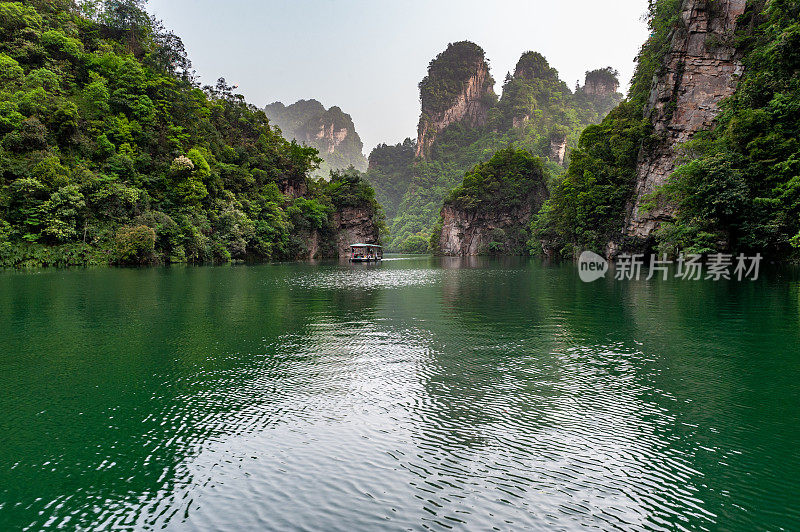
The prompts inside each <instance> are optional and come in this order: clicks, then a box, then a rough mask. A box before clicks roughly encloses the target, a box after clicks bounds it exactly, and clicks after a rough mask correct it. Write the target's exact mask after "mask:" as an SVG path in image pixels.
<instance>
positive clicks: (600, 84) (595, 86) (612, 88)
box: [583, 76, 619, 96]
mask: <svg viewBox="0 0 800 532" xmlns="http://www.w3.org/2000/svg"><path fill="white" fill-rule="evenodd" d="M617 90H619V83H614V82H610V81H597V80H593V79H590V78H589V77H588V76H587V79H586V83H585V85H584V86H583V92H584V93H586V94H587V95H589V96H610V95H612V94H614V93H615V92H617Z"/></svg>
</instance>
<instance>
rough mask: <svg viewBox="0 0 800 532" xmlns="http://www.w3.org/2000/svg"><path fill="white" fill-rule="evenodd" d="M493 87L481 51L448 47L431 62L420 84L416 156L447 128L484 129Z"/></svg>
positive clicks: (473, 47) (457, 45)
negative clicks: (453, 126)
mask: <svg viewBox="0 0 800 532" xmlns="http://www.w3.org/2000/svg"><path fill="white" fill-rule="evenodd" d="M493 85H494V80H493V79H492V77H491V74H490V73H489V65H488V64H487V63H486V60H485V59H484V53H483V50H482V49H481V48H480V47H479V46H477V45H475V44H473V43H467V42H462V43H455V44H451V45H450V46H449V47H448V48H447V50H445V51H444V52H443V53H441V54H440V55H439V56H438V57H437V58H436V59H434V60H433V61H432V62H431V65H430V68H429V69H428V76H427V77H426V78H425V79H424V80H423V81H422V82H421V83H420V93H421V94H420V95H421V100H422V115H421V116H420V121H419V126H418V128H417V135H418V136H417V151H416V156H417V157H427V156H428V154H429V153H430V148H431V145H432V144H433V143H434V142H435V141H436V136H437V135H438V134H439V133H441V132H442V130H444V129H445V128H447V127H448V126H450V125H451V124H455V123H456V122H463V123H465V124H467V125H469V126H471V127H479V126H483V125H485V124H486V119H487V115H488V113H489V109H490V108H491V105H492V98H493V97H494V88H493Z"/></svg>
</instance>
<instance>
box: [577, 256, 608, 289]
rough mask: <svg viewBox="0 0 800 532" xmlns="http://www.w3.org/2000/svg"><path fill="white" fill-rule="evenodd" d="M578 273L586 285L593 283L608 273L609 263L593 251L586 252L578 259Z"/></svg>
mask: <svg viewBox="0 0 800 532" xmlns="http://www.w3.org/2000/svg"><path fill="white" fill-rule="evenodd" d="M578 273H579V274H580V277H581V281H583V282H584V283H593V282H594V281H596V280H598V279H602V278H603V277H605V276H606V273H608V261H607V260H606V259H604V258H603V257H601V256H600V255H598V254H597V253H593V252H591V251H584V252H583V253H581V257H580V259H578Z"/></svg>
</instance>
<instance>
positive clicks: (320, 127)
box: [264, 100, 367, 178]
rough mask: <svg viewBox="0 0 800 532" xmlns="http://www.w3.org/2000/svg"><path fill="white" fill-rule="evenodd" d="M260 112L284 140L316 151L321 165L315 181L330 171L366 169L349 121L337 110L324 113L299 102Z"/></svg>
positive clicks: (312, 103) (311, 104) (361, 146)
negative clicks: (350, 167) (291, 140)
mask: <svg viewBox="0 0 800 532" xmlns="http://www.w3.org/2000/svg"><path fill="white" fill-rule="evenodd" d="M264 112H265V113H266V114H267V117H268V118H269V120H270V122H271V123H272V124H274V125H275V126H277V127H278V128H280V130H281V132H282V133H283V135H284V136H285V137H286V138H288V139H294V140H296V141H297V142H299V143H301V144H305V145H306V146H311V147H312V148H316V149H317V150H318V151H319V153H320V157H322V158H323V160H324V162H323V164H322V166H321V169H320V171H318V172H317V173H316V176H317V177H326V178H327V177H328V172H329V171H330V170H344V169H346V168H348V167H349V166H351V165H352V166H353V167H355V168H356V169H357V170H360V171H365V170H366V169H367V159H366V157H364V154H363V149H364V143H363V142H361V137H359V135H358V132H357V131H356V127H355V124H354V123H353V119H352V118H351V117H350V115H349V114H347V113H345V112H343V111H342V110H341V109H340V108H339V107H337V106H333V107H331V108H330V109H325V107H324V106H323V105H322V104H321V103H320V102H318V101H317V100H300V101H298V102H295V103H293V104H291V105H288V106H286V105H283V104H282V103H281V102H275V103H272V104H270V105H268V106H267V107H266V108H265V109H264Z"/></svg>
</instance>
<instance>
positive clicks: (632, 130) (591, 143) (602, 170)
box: [530, 0, 682, 257]
mask: <svg viewBox="0 0 800 532" xmlns="http://www.w3.org/2000/svg"><path fill="white" fill-rule="evenodd" d="M681 4H682V0H650V2H649V12H648V14H649V17H648V24H649V27H650V30H651V35H650V38H649V39H648V40H647V42H646V43H645V44H644V45H643V46H642V49H641V51H640V52H639V56H638V58H637V66H636V71H635V72H634V76H633V80H632V82H631V89H630V92H629V93H628V97H627V99H626V100H625V101H624V102H622V103H621V104H619V106H618V107H617V108H616V109H614V110H613V111H611V112H610V113H609V114H608V116H606V117H605V119H603V121H602V122H601V123H600V124H598V125H595V126H589V127H587V128H586V129H585V130H584V131H583V133H582V134H581V136H580V140H579V142H578V147H577V149H575V150H573V151H572V153H571V157H570V163H569V167H568V169H567V172H566V173H565V174H564V175H563V177H562V178H561V180H560V181H559V182H558V183H557V184H556V185H555V186H554V187H553V193H552V196H551V198H550V200H549V201H548V202H547V203H545V205H544V207H543V208H542V210H541V212H540V213H539V214H538V215H537V216H536V217H535V218H534V220H533V222H532V233H533V241H532V242H531V246H530V247H531V250H532V251H533V252H534V253H538V252H539V250H540V249H541V244H540V242H539V241H540V240H541V241H544V242H545V243H546V245H547V246H548V247H550V248H552V249H554V250H556V252H557V253H558V254H560V255H563V256H565V257H571V256H572V255H573V253H574V250H575V249H576V248H578V249H592V250H594V251H597V252H602V251H604V248H605V245H606V244H607V243H608V241H609V240H610V238H611V236H612V235H614V234H618V233H619V232H620V231H621V229H622V224H623V221H624V217H625V204H626V202H627V201H628V199H629V198H630V196H631V194H632V192H633V187H634V184H635V174H636V160H637V157H638V154H639V151H640V149H641V147H642V145H643V143H645V142H646V141H647V139H648V136H649V135H650V132H651V130H652V126H651V125H650V122H649V121H648V120H645V119H644V107H645V104H646V102H647V98H648V96H649V94H650V88H651V85H652V82H653V76H654V75H655V74H656V73H657V72H658V69H659V68H661V64H662V60H663V58H664V56H665V54H666V53H667V52H668V51H669V44H670V41H671V36H672V31H673V30H674V29H675V28H676V26H677V24H678V22H679V15H680V8H681ZM612 74H613V73H611V72H605V73H603V72H599V73H598V74H595V75H596V76H597V77H598V79H600V78H602V79H605V80H610V76H611V75H612ZM593 77H594V76H593Z"/></svg>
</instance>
